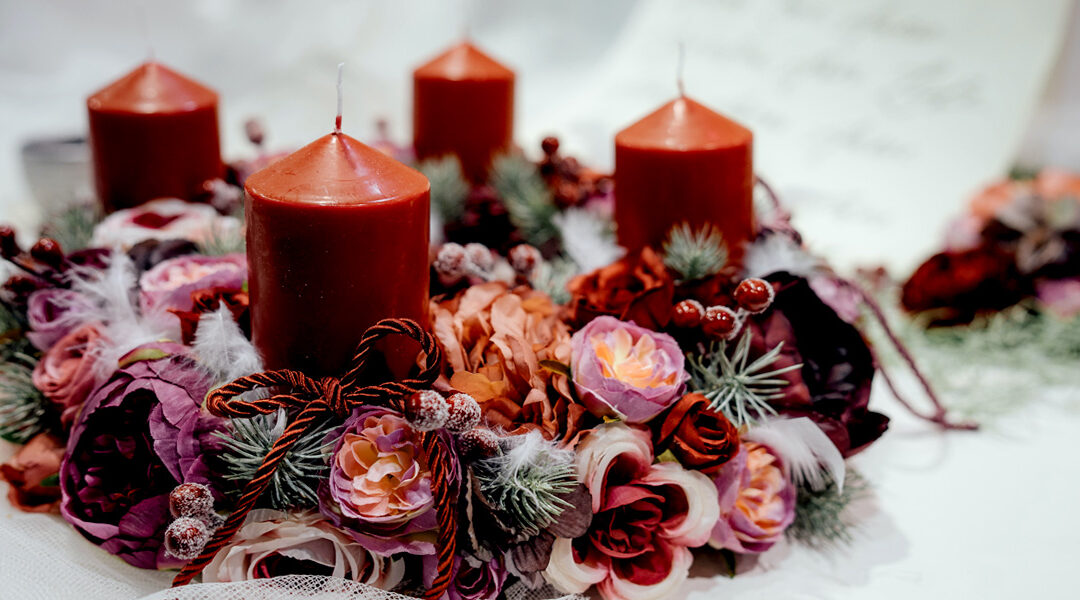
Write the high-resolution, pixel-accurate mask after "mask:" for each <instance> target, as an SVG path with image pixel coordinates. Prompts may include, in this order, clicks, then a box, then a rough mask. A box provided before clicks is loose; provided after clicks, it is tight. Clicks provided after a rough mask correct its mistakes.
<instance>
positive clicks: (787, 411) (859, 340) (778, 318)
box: [746, 274, 889, 457]
mask: <svg viewBox="0 0 1080 600" xmlns="http://www.w3.org/2000/svg"><path fill="white" fill-rule="evenodd" d="M769 281H770V282H772V283H773V284H774V287H775V289H776V299H775V300H774V301H773V304H772V308H770V309H769V310H768V311H767V312H765V313H763V314H761V315H758V316H755V317H754V318H751V319H748V320H747V325H746V326H747V327H748V328H749V329H750V331H751V332H752V335H753V337H752V341H751V350H750V356H751V359H753V358H754V357H757V356H761V355H762V354H765V353H766V352H768V351H769V350H771V349H773V348H775V347H776V346H777V345H779V344H781V343H782V344H783V348H782V349H781V352H780V354H779V357H778V358H777V360H776V362H775V363H774V364H773V365H772V368H775V369H781V368H784V367H788V366H791V365H796V364H801V365H802V368H801V369H796V370H794V371H790V372H788V373H785V374H783V375H781V376H780V377H783V378H784V379H787V380H788V382H789V383H788V385H787V386H786V387H784V389H783V394H784V395H783V397H782V398H779V399H776V400H773V401H771V402H770V404H771V405H772V406H773V407H774V408H776V409H777V410H778V411H780V412H781V413H783V414H784V415H786V416H789V417H809V418H810V419H811V420H812V421H814V422H815V423H816V424H817V425H818V426H819V427H821V429H822V431H824V432H825V434H826V435H828V436H829V439H830V440H832V442H833V444H834V445H835V446H836V448H837V449H838V450H839V451H840V453H841V454H842V455H844V456H845V457H848V456H851V455H853V454H855V453H857V452H859V451H860V450H862V449H864V448H866V447H867V446H869V445H870V444H871V443H873V442H874V441H875V440H877V439H878V438H879V437H881V434H883V433H884V432H885V429H886V428H887V427H888V423H889V419H888V417H885V416H884V415H882V414H880V413H876V412H873V411H871V410H869V408H868V405H869V402H870V384H871V381H872V380H873V377H874V370H875V369H874V360H873V357H872V356H871V354H870V349H869V348H868V347H867V345H866V341H865V340H864V339H863V337H862V335H861V334H860V333H859V331H858V330H857V329H856V328H855V327H854V326H852V325H851V324H850V323H847V322H846V321H844V320H843V319H841V318H840V317H839V316H838V315H837V314H836V312H835V311H834V310H833V309H832V308H830V307H829V306H828V305H827V304H825V303H824V302H823V301H822V300H821V298H819V297H818V296H817V294H815V293H814V291H813V289H812V288H811V287H810V285H809V284H808V283H807V281H806V280H805V279H802V278H798V277H793V276H790V275H786V274H776V275H773V276H771V277H769Z"/></svg>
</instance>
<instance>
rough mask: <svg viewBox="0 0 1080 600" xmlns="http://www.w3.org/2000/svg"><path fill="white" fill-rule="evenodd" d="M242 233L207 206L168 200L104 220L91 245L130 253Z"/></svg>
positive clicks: (236, 221) (233, 220)
mask: <svg viewBox="0 0 1080 600" xmlns="http://www.w3.org/2000/svg"><path fill="white" fill-rule="evenodd" d="M240 229H241V225H240V220H239V219H237V218H235V217H224V216H222V215H220V214H219V213H218V212H217V210H215V209H214V207H212V206H210V205H208V204H193V203H191V202H184V201H183V200H178V199H175V198H167V199H161V200H154V201H153V202H147V203H146V204H142V205H140V206H136V207H134V208H126V209H124V210H118V211H116V212H114V213H113V214H111V215H109V216H107V217H105V219H104V220H102V221H101V222H100V223H98V224H97V226H96V227H94V236H93V239H92V240H91V242H90V245H91V246H94V247H101V248H114V247H119V248H122V249H123V250H128V249H130V248H131V247H132V246H134V245H135V244H138V243H139V242H143V241H146V240H176V239H183V240H191V241H193V242H201V241H204V240H208V239H212V238H214V237H218V236H224V235H232V234H235V233H237V232H239V231H240Z"/></svg>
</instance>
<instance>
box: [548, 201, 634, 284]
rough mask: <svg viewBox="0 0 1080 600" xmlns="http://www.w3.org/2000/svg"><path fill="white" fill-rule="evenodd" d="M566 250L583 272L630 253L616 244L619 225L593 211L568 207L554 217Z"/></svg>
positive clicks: (608, 263)
mask: <svg viewBox="0 0 1080 600" xmlns="http://www.w3.org/2000/svg"><path fill="white" fill-rule="evenodd" d="M552 221H554V222H555V227H557V228H558V229H559V237H560V238H561V239H562V245H563V251H564V252H566V255H567V256H568V257H570V260H572V261H574V263H575V264H577V266H578V267H579V268H580V269H581V270H582V271H583V272H586V273H587V272H589V271H593V270H596V269H599V268H600V267H606V266H607V265H610V264H611V263H613V262H615V261H616V260H619V258H621V257H622V255H623V254H624V253H625V252H626V249H625V248H622V247H620V246H619V245H618V244H616V243H615V224H614V223H612V222H611V219H606V218H604V217H602V216H600V215H598V214H596V213H595V212H593V211H590V210H587V209H584V208H576V207H572V208H568V209H566V210H564V211H563V212H562V213H559V214H557V215H555V216H554V217H553V218H552Z"/></svg>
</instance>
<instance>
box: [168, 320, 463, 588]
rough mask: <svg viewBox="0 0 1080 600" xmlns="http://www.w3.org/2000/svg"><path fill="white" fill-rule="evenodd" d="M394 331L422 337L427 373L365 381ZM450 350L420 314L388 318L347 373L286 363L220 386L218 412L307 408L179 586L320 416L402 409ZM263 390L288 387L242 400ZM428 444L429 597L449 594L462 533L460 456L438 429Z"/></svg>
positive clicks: (225, 537) (213, 401)
mask: <svg viewBox="0 0 1080 600" xmlns="http://www.w3.org/2000/svg"><path fill="white" fill-rule="evenodd" d="M389 335H402V336H406V337H409V338H411V339H413V340H415V341H417V342H419V343H420V348H421V351H422V352H423V353H424V354H425V355H426V358H425V361H424V366H423V368H422V369H421V370H420V373H419V374H418V375H417V376H416V377H415V378H411V379H403V380H400V381H389V382H385V383H381V384H377V385H368V386H361V385H360V384H359V383H358V382H359V380H360V376H361V375H362V374H363V371H364V370H365V368H366V366H367V361H368V359H369V357H370V356H371V353H372V352H375V351H376V350H375V344H376V342H378V341H379V340H380V339H382V338H384V337H387V336H389ZM441 363H442V351H441V350H440V348H439V345H438V344H437V343H435V338H434V337H433V336H432V335H431V334H430V333H428V332H426V331H424V329H423V328H421V327H420V325H419V324H417V323H416V322H415V321H411V320H408V319H383V320H382V321H379V322H378V323H376V324H375V325H373V326H372V327H370V328H369V329H368V330H367V331H365V332H364V336H363V337H362V338H361V340H360V344H359V345H358V346H357V349H356V353H355V354H354V355H353V358H352V360H351V361H350V363H349V364H350V368H349V370H348V371H347V372H346V373H345V375H344V376H342V377H341V378H340V379H336V378H334V377H324V378H322V379H312V378H310V377H308V376H306V375H304V374H303V373H300V372H299V371H292V370H289V369H281V370H277V371H264V372H262V373H256V374H254V375H249V376H247V377H241V378H239V379H237V380H235V381H233V382H232V383H229V384H226V385H224V386H222V387H220V388H217V389H216V390H214V391H212V392H211V393H210V395H208V396H207V398H206V403H205V405H206V408H207V410H209V411H210V412H211V413H213V414H215V415H218V416H221V417H230V418H250V417H254V416H257V415H261V414H269V413H274V412H277V411H278V410H279V409H281V408H285V409H290V408H291V409H298V410H299V411H300V412H299V413H298V414H297V415H296V417H295V418H293V420H292V422H290V423H289V425H288V427H286V428H285V431H284V432H283V433H282V434H281V436H280V437H278V439H277V441H276V442H274V446H273V448H271V449H270V452H268V453H267V454H266V457H265V458H264V459H263V462H262V465H260V466H259V469H258V470H257V471H256V472H255V476H254V477H253V478H252V479H251V481H250V482H248V484H247V486H246V487H245V488H244V493H243V495H242V496H241V497H240V499H239V500H238V501H237V503H236V508H235V510H234V511H233V513H232V514H231V515H230V516H229V518H228V519H227V520H226V521H225V523H224V524H223V525H222V526H221V527H220V528H218V530H217V531H216V532H215V533H214V536H213V537H212V538H211V539H210V541H209V542H207V544H206V547H205V548H204V549H203V552H202V554H200V555H199V556H198V557H196V558H194V559H193V560H191V562H189V563H188V564H187V565H186V566H185V567H184V568H183V569H182V570H181V571H180V573H179V574H177V575H176V577H175V578H174V579H173V587H177V586H182V585H186V584H188V583H190V582H191V580H192V579H194V578H195V576H196V575H198V574H199V573H201V572H202V570H203V568H205V567H206V565H207V564H208V563H209V562H210V561H211V560H213V558H214V556H215V555H216V554H217V553H218V551H219V550H221V549H222V548H223V547H224V546H225V545H226V544H227V543H228V542H229V540H230V539H232V536H233V535H234V534H235V533H236V531H237V530H238V529H240V526H241V525H242V524H243V522H244V519H245V518H246V517H247V514H248V512H250V511H251V509H252V508H253V507H254V506H255V501H256V500H258V498H259V496H261V495H262V493H263V491H264V490H266V487H267V486H268V485H269V484H270V479H271V477H272V476H273V475H274V472H275V471H276V470H277V467H278V464H279V463H280V462H281V460H282V459H283V458H284V457H285V456H286V455H287V454H288V453H289V451H290V450H291V449H292V447H293V444H295V443H296V441H297V440H298V439H300V437H301V436H302V435H303V434H304V432H305V431H307V429H308V427H310V426H311V425H312V423H314V422H316V421H318V420H320V419H321V418H323V417H325V416H327V415H331V414H333V415H337V416H340V417H345V416H346V415H348V413H349V412H350V411H352V409H354V408H358V407H361V406H365V405H384V406H387V407H389V408H393V409H396V410H401V409H402V407H403V404H404V399H405V398H406V397H407V396H409V395H410V394H412V393H414V392H417V391H420V390H423V389H427V388H430V387H431V384H432V383H434V381H435V379H436V378H437V377H438V376H439V370H440V368H441ZM257 389H275V390H282V391H281V392H280V393H274V394H273V395H271V396H270V397H268V398H256V399H251V400H247V399H241V398H240V395H241V394H243V393H245V392H250V391H253V390H257ZM420 446H421V448H422V450H423V451H424V453H425V454H427V456H428V468H429V470H430V472H431V483H432V494H433V498H432V499H433V501H434V505H435V510H436V515H437V521H438V525H439V530H438V536H437V538H436V551H437V556H438V571H437V573H436V575H435V579H434V581H433V582H432V584H431V587H430V588H429V589H428V590H427V592H425V594H424V598H426V599H428V600H435V599H436V598H439V597H441V596H442V595H443V593H444V592H445V591H446V588H447V586H448V585H449V584H450V576H451V570H452V568H453V562H454V551H455V534H456V529H457V528H456V502H455V499H456V497H457V492H456V490H455V489H454V481H455V480H454V473H453V472H452V469H453V466H452V465H453V463H452V461H451V457H450V455H449V454H448V450H447V448H446V446H445V444H443V443H441V442H440V441H439V436H438V433H437V432H434V431H427V432H423V433H421V434H420Z"/></svg>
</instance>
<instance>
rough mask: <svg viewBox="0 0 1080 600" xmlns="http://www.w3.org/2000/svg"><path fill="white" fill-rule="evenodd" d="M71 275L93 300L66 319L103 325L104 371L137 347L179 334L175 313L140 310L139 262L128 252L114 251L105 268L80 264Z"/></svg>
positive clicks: (101, 362) (78, 288)
mask: <svg viewBox="0 0 1080 600" xmlns="http://www.w3.org/2000/svg"><path fill="white" fill-rule="evenodd" d="M68 277H69V278H70V281H71V289H72V290H74V291H76V292H78V293H80V294H82V296H83V297H84V298H86V299H87V300H88V301H89V302H88V303H86V304H85V305H83V304H80V305H78V306H74V307H72V310H71V311H70V312H69V314H68V315H67V316H66V317H65V319H71V322H72V323H77V324H85V323H100V324H101V325H102V339H101V340H100V342H99V346H98V348H97V349H96V352H98V353H99V354H100V359H99V360H98V363H97V364H98V365H99V366H100V368H101V370H102V371H103V373H102V374H108V373H110V372H111V371H112V370H113V368H115V366H116V363H117V361H118V360H119V359H120V357H121V356H123V355H124V354H126V353H128V352H129V351H131V350H132V349H134V348H135V347H136V346H140V345H142V344H146V343H150V342H156V341H160V340H162V339H170V338H171V339H177V338H178V337H179V335H178V334H179V322H178V320H177V319H176V317H175V316H173V315H171V314H169V313H167V312H164V311H161V312H154V313H151V314H142V313H140V311H139V305H138V280H137V275H136V272H135V265H134V263H132V262H131V259H130V258H129V257H128V255H127V254H125V253H124V252H120V251H114V252H113V253H112V254H111V255H110V256H109V257H108V258H107V259H106V266H105V269H103V270H97V269H91V268H84V267H76V268H74V269H72V270H71V271H70V272H69V274H68Z"/></svg>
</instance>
